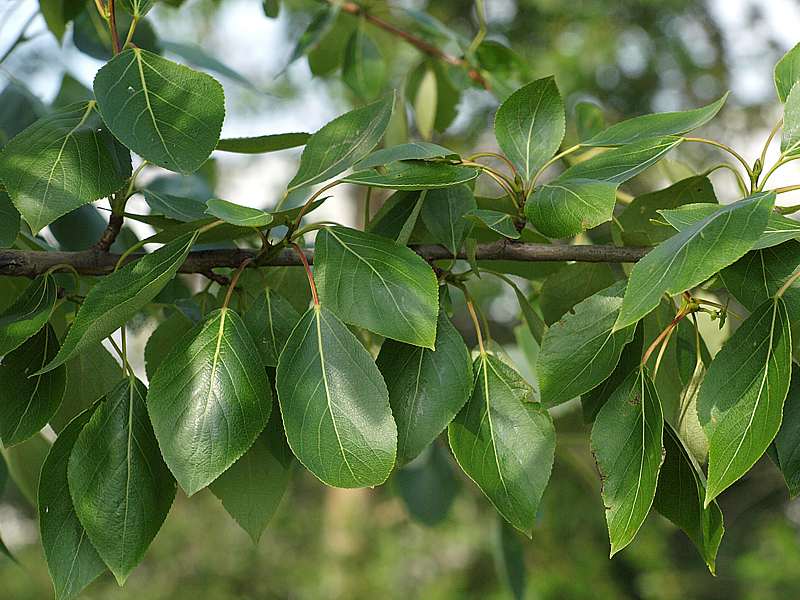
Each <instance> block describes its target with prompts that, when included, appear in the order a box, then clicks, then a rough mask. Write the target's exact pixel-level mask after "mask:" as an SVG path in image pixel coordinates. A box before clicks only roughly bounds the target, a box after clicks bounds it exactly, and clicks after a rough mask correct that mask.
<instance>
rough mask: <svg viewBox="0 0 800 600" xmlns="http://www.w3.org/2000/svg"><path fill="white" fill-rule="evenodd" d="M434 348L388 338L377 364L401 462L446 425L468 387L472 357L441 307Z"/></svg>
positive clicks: (410, 458)
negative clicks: (390, 413) (395, 427)
mask: <svg viewBox="0 0 800 600" xmlns="http://www.w3.org/2000/svg"><path fill="white" fill-rule="evenodd" d="M435 347H436V351H433V350H431V349H428V348H420V347H419V346H411V345H409V344H403V343H401V342H396V341H394V340H386V341H385V342H384V343H383V346H381V352H380V354H379V355H378V359H377V361H376V362H377V365H378V369H380V371H381V374H382V375H383V378H384V380H385V381H386V387H387V389H388V391H389V403H390V404H391V407H392V414H393V415H394V420H395V422H396V423H397V463H398V464H400V465H402V464H405V463H407V462H409V461H411V460H412V459H414V458H415V457H417V456H418V455H419V454H420V453H421V452H422V450H423V449H424V448H425V447H426V446H427V445H428V444H430V443H431V442H433V440H434V439H436V437H437V436H438V435H439V434H440V433H441V432H442V431H444V429H445V428H446V427H447V425H448V424H449V423H450V421H452V420H453V417H455V416H456V414H457V413H458V411H460V410H461V407H462V406H464V403H465V402H466V401H467V398H468V397H469V394H470V392H471V391H472V362H471V360H470V356H469V352H468V351H467V347H466V345H464V341H463V339H462V338H461V334H459V333H458V331H457V330H456V328H455V327H453V325H452V323H450V319H448V318H447V316H446V315H445V314H444V312H443V311H442V312H440V313H439V322H438V325H437V328H436V346H435Z"/></svg>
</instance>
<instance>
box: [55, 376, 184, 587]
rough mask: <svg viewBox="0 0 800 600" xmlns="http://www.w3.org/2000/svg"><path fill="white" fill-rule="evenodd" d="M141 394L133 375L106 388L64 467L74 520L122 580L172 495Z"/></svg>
mask: <svg viewBox="0 0 800 600" xmlns="http://www.w3.org/2000/svg"><path fill="white" fill-rule="evenodd" d="M146 394H147V389H146V388H145V387H144V385H143V384H142V383H141V382H140V381H138V380H137V379H135V378H130V379H125V380H123V381H121V382H120V383H119V385H117V387H115V388H114V389H113V390H111V392H109V393H108V394H107V395H106V397H105V399H104V400H103V402H101V403H100V405H99V406H98V407H97V409H96V410H95V411H94V413H93V414H92V416H91V418H90V419H89V422H88V423H87V424H86V426H85V427H84V428H83V430H82V431H81V432H80V434H79V435H78V438H77V440H76V441H75V446H74V447H73V449H72V453H71V454H70V457H69V464H68V467H67V474H68V479H69V490H70V494H71V496H72V501H73V503H74V506H75V512H76V513H77V515H78V519H80V522H81V525H83V527H84V528H85V529H86V533H87V534H88V535H89V539H90V540H91V542H92V545H93V546H94V548H95V550H97V553H98V554H99V555H100V557H101V558H102V559H103V561H104V562H105V563H106V565H108V568H109V569H110V570H111V572H112V573H113V574H114V577H116V579H117V582H119V584H120V585H122V584H123V583H124V582H125V580H126V579H127V578H128V575H130V573H131V571H132V570H133V569H134V568H135V567H136V565H138V564H139V563H140V562H141V560H142V558H143V557H144V554H145V552H146V551H147V548H148V546H149V545H150V543H151V542H152V541H153V538H155V536H156V534H157V533H158V530H159V529H161V525H162V524H163V522H164V519H166V517H167V513H168V512H169V509H170V507H171V506H172V501H173V499H174V498H175V480H174V479H173V478H172V476H171V475H170V473H169V470H168V469H167V466H166V465H165V464H164V461H163V459H162V458H161V454H160V453H159V451H158V444H157V443H156V439H155V436H154V435H153V428H152V426H151V425H150V420H149V419H148V417H147V407H146V404H145V395H146Z"/></svg>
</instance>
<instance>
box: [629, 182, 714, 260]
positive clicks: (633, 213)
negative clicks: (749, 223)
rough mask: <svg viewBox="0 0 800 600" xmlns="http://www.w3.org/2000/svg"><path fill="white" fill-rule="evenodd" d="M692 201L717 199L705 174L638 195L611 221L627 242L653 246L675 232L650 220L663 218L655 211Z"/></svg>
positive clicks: (712, 200)
mask: <svg viewBox="0 0 800 600" xmlns="http://www.w3.org/2000/svg"><path fill="white" fill-rule="evenodd" d="M695 203H709V204H710V203H713V204H716V203H717V197H716V196H715V194H714V187H713V186H712V185H711V181H709V179H708V177H705V176H702V175H696V176H694V177H688V178H687V179H683V180H681V181H679V182H677V183H673V184H672V185H671V186H669V187H668V188H665V189H663V190H658V191H655V192H650V193H649V194H642V195H640V196H637V197H636V198H634V199H633V201H632V202H631V203H630V204H629V205H628V206H626V207H625V209H624V210H623V211H622V212H621V213H620V214H619V215H618V216H617V218H616V219H615V220H614V224H615V225H616V226H617V227H618V228H619V230H620V237H621V238H622V241H623V242H624V243H625V245H626V246H655V245H657V244H660V243H661V242H663V241H664V240H666V239H667V238H670V237H672V236H673V235H675V230H674V229H673V228H672V227H670V226H668V225H663V224H661V223H658V222H656V223H654V222H653V221H661V220H662V219H661V218H660V217H659V214H658V211H659V210H660V209H671V208H678V207H679V206H683V205H685V204H695Z"/></svg>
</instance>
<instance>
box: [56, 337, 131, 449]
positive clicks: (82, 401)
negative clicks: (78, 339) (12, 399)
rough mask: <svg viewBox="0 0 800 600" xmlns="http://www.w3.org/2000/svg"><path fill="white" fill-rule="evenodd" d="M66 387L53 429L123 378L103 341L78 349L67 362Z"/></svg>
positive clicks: (64, 425) (82, 409)
mask: <svg viewBox="0 0 800 600" xmlns="http://www.w3.org/2000/svg"><path fill="white" fill-rule="evenodd" d="M65 366H66V369H67V389H66V390H65V391H64V400H63V401H62V402H61V406H60V407H59V409H58V411H57V412H56V414H55V415H53V417H52V418H51V419H50V426H51V427H52V428H53V430H54V431H55V432H56V433H59V432H61V430H63V429H64V427H66V426H67V424H68V423H69V422H70V421H71V420H72V419H73V417H75V416H76V415H78V414H79V413H81V412H82V411H84V410H86V409H87V408H89V407H90V406H91V405H92V404H94V403H95V401H97V400H99V399H100V398H102V397H103V396H105V395H106V394H107V393H108V392H110V391H111V390H112V389H114V387H116V385H117V384H118V383H119V381H120V380H121V379H122V368H121V367H120V365H119V363H118V362H117V361H116V360H115V359H114V357H113V356H111V354H109V352H108V350H106V349H105V348H104V347H103V345H102V344H99V343H98V344H94V345H93V346H89V347H87V348H84V349H83V350H81V352H80V353H78V354H76V355H75V356H73V357H72V358H71V359H70V360H68V361H67V363H66V365H65Z"/></svg>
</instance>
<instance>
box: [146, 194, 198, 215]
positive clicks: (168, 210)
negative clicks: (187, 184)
mask: <svg viewBox="0 0 800 600" xmlns="http://www.w3.org/2000/svg"><path fill="white" fill-rule="evenodd" d="M142 194H143V195H144V200H145V202H147V205H148V206H149V207H150V214H153V215H164V216H165V217H167V218H170V219H175V220H176V221H182V222H191V221H199V220H200V219H205V218H207V217H208V215H207V214H206V203H205V202H201V201H200V200H195V199H194V198H184V197H182V196H173V195H172V194H165V193H163V192H156V191H153V190H150V189H145V190H142Z"/></svg>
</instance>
